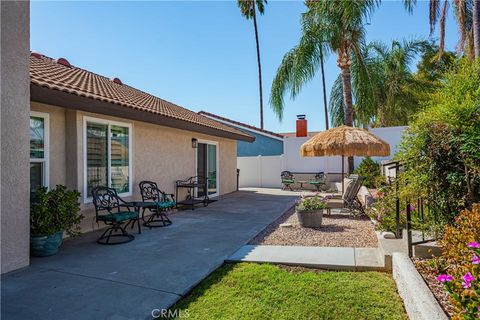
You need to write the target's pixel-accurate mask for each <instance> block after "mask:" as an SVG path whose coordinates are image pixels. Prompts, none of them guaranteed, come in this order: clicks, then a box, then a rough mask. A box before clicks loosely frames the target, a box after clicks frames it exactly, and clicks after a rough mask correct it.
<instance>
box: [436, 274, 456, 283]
mask: <svg viewBox="0 0 480 320" xmlns="http://www.w3.org/2000/svg"><path fill="white" fill-rule="evenodd" d="M437 280H438V281H439V282H450V281H452V280H453V277H452V276H451V275H449V274H440V275H438V276H437Z"/></svg>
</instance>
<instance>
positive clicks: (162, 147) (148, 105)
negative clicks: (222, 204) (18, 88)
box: [30, 53, 255, 231]
mask: <svg viewBox="0 0 480 320" xmlns="http://www.w3.org/2000/svg"><path fill="white" fill-rule="evenodd" d="M30 81H31V85H30V99H31V112H30V185H31V188H32V189H34V188H36V187H38V186H47V187H54V186H55V185H57V184H62V185H66V186H67V187H68V188H71V189H77V190H79V191H80V192H81V208H82V211H83V212H82V213H83V214H84V215H85V217H86V218H85V219H84V223H83V225H82V230H83V231H91V230H94V229H96V228H98V227H97V224H96V223H94V216H95V214H94V209H93V205H92V203H91V202H92V199H91V190H92V188H94V187H95V186H98V185H108V186H110V187H113V188H115V189H116V190H117V192H118V193H119V195H120V196H122V197H124V198H125V199H139V198H140V194H139V187H138V183H139V182H140V181H142V180H152V181H156V182H157V183H158V185H159V187H160V188H161V189H162V190H164V191H166V192H168V193H175V181H176V180H181V179H186V178H188V177H190V176H197V175H200V176H207V177H209V179H210V182H209V187H208V191H206V190H200V189H199V190H197V195H198V196H202V195H203V194H204V192H208V195H209V197H217V196H221V195H224V194H227V193H230V192H233V191H235V190H236V187H237V186H236V181H237V180H236V179H237V178H236V169H237V160H236V158H237V140H238V141H241V142H245V143H250V142H253V141H254V140H255V138H254V137H252V136H251V135H249V134H247V133H245V132H243V131H240V130H238V129H236V128H233V127H232V126H229V125H226V124H224V123H222V122H220V121H215V120H213V119H212V118H209V117H206V116H204V115H202V114H198V113H196V112H193V111H190V110H188V109H185V108H183V107H180V106H178V105H175V104H173V103H171V102H168V101H165V100H162V99H160V98H157V97H155V96H153V95H150V94H148V93H145V92H142V91H140V90H138V89H135V88H133V87H131V86H129V85H127V84H124V83H123V82H122V81H121V80H120V79H118V78H113V79H110V78H107V77H104V76H101V75H98V74H95V73H93V72H90V71H87V70H84V69H81V68H78V67H75V66H73V65H71V64H70V63H69V62H68V61H67V60H66V59H63V58H60V59H56V60H54V59H52V58H49V57H46V56H43V55H41V54H37V53H32V54H31V55H30ZM184 196H185V193H184V194H180V195H179V198H181V197H184ZM180 200H181V199H180ZM100 227H103V225H100Z"/></svg>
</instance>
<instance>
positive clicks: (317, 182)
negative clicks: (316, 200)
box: [308, 172, 326, 192]
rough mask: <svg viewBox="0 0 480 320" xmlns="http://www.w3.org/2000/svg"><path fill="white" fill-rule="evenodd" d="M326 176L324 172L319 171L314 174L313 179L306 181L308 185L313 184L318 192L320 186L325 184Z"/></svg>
mask: <svg viewBox="0 0 480 320" xmlns="http://www.w3.org/2000/svg"><path fill="white" fill-rule="evenodd" d="M325 182H326V176H325V173H324V172H319V173H317V174H316V175H315V179H313V180H310V181H309V182H308V184H309V185H312V186H314V187H315V188H316V189H317V192H320V188H322V187H325V186H326V183H325Z"/></svg>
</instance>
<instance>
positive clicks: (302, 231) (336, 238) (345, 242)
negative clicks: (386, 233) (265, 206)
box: [249, 208, 378, 248]
mask: <svg viewBox="0 0 480 320" xmlns="http://www.w3.org/2000/svg"><path fill="white" fill-rule="evenodd" d="M283 223H288V224H291V226H290V227H281V226H280V224H283ZM249 244H255V245H282V246H317V247H356V248H360V247H372V248H376V247H378V242H377V236H376V234H375V230H374V226H373V224H372V222H371V221H370V219H369V218H368V217H366V216H351V215H350V214H348V213H335V211H332V214H331V215H326V214H324V215H323V221H322V227H321V228H302V227H300V225H299V224H298V219H297V215H296V214H295V209H294V208H292V209H290V210H289V211H287V212H286V213H285V214H284V215H283V216H281V217H280V218H279V219H277V221H275V222H273V223H272V224H270V225H269V226H268V227H267V228H266V229H265V230H263V231H262V232H261V233H260V234H259V235H257V236H256V237H255V238H254V239H252V240H251V241H250V243H249Z"/></svg>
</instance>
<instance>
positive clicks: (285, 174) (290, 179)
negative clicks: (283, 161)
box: [280, 171, 295, 191]
mask: <svg viewBox="0 0 480 320" xmlns="http://www.w3.org/2000/svg"><path fill="white" fill-rule="evenodd" d="M280 178H281V179H282V185H283V186H282V190H287V189H290V190H291V191H293V188H292V184H294V183H295V177H294V176H293V174H292V173H291V172H290V171H282V173H280Z"/></svg>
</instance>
